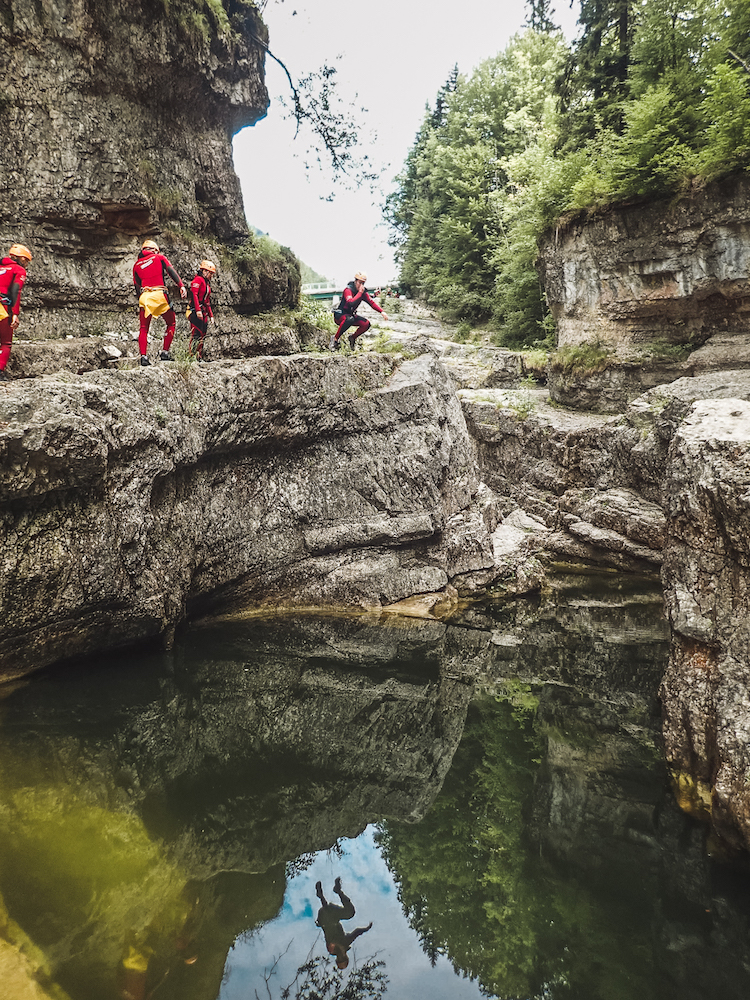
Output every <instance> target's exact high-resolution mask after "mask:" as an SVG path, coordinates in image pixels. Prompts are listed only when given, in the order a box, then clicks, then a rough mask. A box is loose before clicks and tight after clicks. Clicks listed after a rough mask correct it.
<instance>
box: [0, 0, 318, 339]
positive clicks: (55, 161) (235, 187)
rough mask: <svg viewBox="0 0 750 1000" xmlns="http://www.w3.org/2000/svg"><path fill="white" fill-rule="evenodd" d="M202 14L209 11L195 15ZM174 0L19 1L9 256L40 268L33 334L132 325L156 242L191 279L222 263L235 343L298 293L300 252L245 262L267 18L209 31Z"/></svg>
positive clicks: (27, 325) (10, 77)
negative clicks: (246, 166)
mask: <svg viewBox="0 0 750 1000" xmlns="http://www.w3.org/2000/svg"><path fill="white" fill-rule="evenodd" d="M199 6H200V5H196V10H197V9H198V8H199ZM167 7H168V5H165V4H163V3H161V2H159V0H153V2H147V0H112V2H104V0H49V2H45V3H43V4H40V3H37V2H34V0H10V2H9V3H6V4H4V7H3V11H2V13H1V14H0V44H1V45H2V49H3V52H4V54H5V55H4V58H3V61H2V68H0V126H1V127H2V132H3V136H4V148H5V151H6V154H5V155H4V156H3V157H2V159H1V160H0V187H1V188H2V190H3V191H4V192H5V197H4V198H3V200H2V204H0V248H2V249H3V251H5V250H6V249H7V245H9V244H10V243H12V242H23V243H25V244H27V245H28V246H29V247H30V249H31V251H32V253H33V255H34V260H33V263H32V266H31V268H30V271H29V281H28V284H27V287H26V290H25V291H24V296H23V312H22V316H21V327H20V329H19V335H20V336H22V337H32V338H35V339H39V338H47V337H64V336H67V335H70V334H73V335H75V336H80V335H81V334H83V333H86V332H93V333H103V332H105V331H113V330H114V331H121V330H123V329H127V328H129V326H130V327H132V325H133V322H134V321H135V322H136V325H137V321H136V320H135V298H134V295H133V289H132V277H131V269H132V265H133V262H134V260H135V257H136V254H137V250H138V248H139V247H140V244H141V242H142V240H143V239H144V238H145V237H151V238H156V239H157V240H158V241H159V243H160V245H161V246H162V248H163V249H164V251H165V253H166V254H167V256H168V257H169V258H170V260H171V261H172V263H173V264H175V266H176V267H177V269H178V271H179V272H180V274H181V275H182V278H183V280H185V281H188V282H189V281H190V279H191V278H192V276H193V274H194V273H195V271H194V268H195V267H196V265H197V263H198V261H199V260H200V259H201V258H203V257H207V256H208V257H211V258H212V259H214V260H215V261H216V262H217V264H218V265H219V274H218V277H217V280H216V282H215V288H216V298H217V300H218V302H219V303H220V304H221V305H222V306H223V307H224V308H223V309H221V308H220V309H219V310H218V314H219V316H220V317H221V322H222V323H223V329H224V331H225V332H227V333H231V332H234V331H236V330H238V329H241V328H242V322H241V318H240V317H241V316H242V315H243V314H246V313H249V312H257V311H259V310H260V309H263V308H268V307H270V306H273V305H276V304H279V303H285V304H293V303H294V302H296V300H297V297H298V295H299V270H298V267H297V265H296V262H295V261H294V259H293V257H292V255H291V254H289V255H287V256H286V257H284V256H283V255H282V256H280V257H278V258H275V259H272V260H270V259H263V258H262V257H261V256H260V255H257V254H254V253H252V252H247V253H245V254H244V255H243V256H242V257H238V255H237V254H236V253H235V252H234V251H236V249H237V247H238V246H239V245H240V244H242V243H243V241H244V240H245V239H246V238H247V236H248V229H247V223H246V221H245V213H244V208H243V204H242V196H241V192H240V186H239V180H238V178H237V176H236V174H235V172H234V167H233V164H232V147H231V139H232V136H233V134H234V133H235V132H236V131H237V130H238V129H239V128H242V127H244V126H246V125H250V124H253V123H254V122H256V121H258V119H260V118H262V117H263V116H264V115H265V112H266V108H267V106H268V95H267V92H266V89H265V83H264V73H263V59H264V52H263V50H262V48H261V47H260V46H259V45H258V43H257V42H256V41H255V40H254V39H253V36H257V37H260V38H261V39H263V40H264V39H265V38H266V32H265V28H264V26H263V24H262V22H261V21H260V19H259V17H258V16H257V15H256V14H255V13H254V12H253V9H252V8H251V7H250V6H248V5H247V4H245V3H244V2H241V0H230V2H228V3H227V4H226V20H225V23H222V24H220V23H219V22H218V21H217V20H216V19H214V18H212V16H211V15H210V14H209V11H208V8H207V7H205V8H203V11H202V13H203V17H204V30H205V34H202V33H201V30H199V28H198V27H196V26H195V25H193V27H192V28H191V27H190V25H189V24H188V23H187V22H186V21H185V20H180V18H179V17H178V15H177V14H173V15H172V16H170V15H168V14H167V13H166V8H167Z"/></svg>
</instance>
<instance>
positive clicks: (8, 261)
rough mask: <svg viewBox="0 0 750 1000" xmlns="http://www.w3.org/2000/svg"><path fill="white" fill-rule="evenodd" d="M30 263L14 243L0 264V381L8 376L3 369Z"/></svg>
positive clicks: (22, 248) (24, 250)
mask: <svg viewBox="0 0 750 1000" xmlns="http://www.w3.org/2000/svg"><path fill="white" fill-rule="evenodd" d="M30 263H31V253H30V252H29V249H28V247H25V246H24V245H23V244H22V243H14V244H13V246H12V247H11V248H10V250H9V251H8V256H7V257H3V259H2V262H0V381H2V382H5V381H6V380H7V378H8V375H7V373H6V371H5V367H6V365H7V364H8V359H9V358H10V349H11V345H12V343H13V334H14V333H15V331H16V330H17V328H18V322H19V320H18V314H19V312H20V310H21V290H22V289H23V286H24V282H25V281H26V268H27V267H28V266H29V264H30Z"/></svg>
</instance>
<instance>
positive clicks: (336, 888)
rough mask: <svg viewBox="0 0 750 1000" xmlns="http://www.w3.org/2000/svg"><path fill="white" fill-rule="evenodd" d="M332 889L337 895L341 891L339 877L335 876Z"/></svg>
mask: <svg viewBox="0 0 750 1000" xmlns="http://www.w3.org/2000/svg"><path fill="white" fill-rule="evenodd" d="M333 891H334V892H335V893H336V894H337V895H338V893H340V892H341V879H340V878H337V879H336V881H335V882H334V883H333Z"/></svg>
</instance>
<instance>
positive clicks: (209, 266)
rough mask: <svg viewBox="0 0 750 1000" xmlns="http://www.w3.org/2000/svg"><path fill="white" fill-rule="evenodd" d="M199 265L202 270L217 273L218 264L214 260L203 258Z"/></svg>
mask: <svg viewBox="0 0 750 1000" xmlns="http://www.w3.org/2000/svg"><path fill="white" fill-rule="evenodd" d="M198 267H199V268H200V270H201V271H210V272H211V274H216V264H214V262H213V261H212V260H202V261H201V262H200V264H199V265H198Z"/></svg>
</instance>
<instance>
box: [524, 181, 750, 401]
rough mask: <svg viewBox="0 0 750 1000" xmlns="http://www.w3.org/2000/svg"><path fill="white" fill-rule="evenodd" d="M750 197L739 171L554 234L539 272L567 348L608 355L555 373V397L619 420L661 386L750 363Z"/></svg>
mask: <svg viewBox="0 0 750 1000" xmlns="http://www.w3.org/2000/svg"><path fill="white" fill-rule="evenodd" d="M748 194H750V181H748V179H747V177H746V176H745V175H744V174H739V175H736V176H734V177H731V178H725V179H723V180H722V181H720V182H718V183H716V184H713V185H710V186H708V187H707V188H705V189H702V190H698V191H694V192H691V193H690V194H688V195H685V196H681V197H678V198H674V199H664V200H663V201H660V202H658V201H657V202H648V203H645V204H635V205H626V206H621V207H617V208H611V209H607V210H606V211H603V212H601V213H593V214H590V215H580V216H577V217H575V218H573V219H571V220H569V221H567V222H564V223H561V224H560V225H559V226H558V227H557V228H556V229H555V230H554V231H553V232H551V233H550V234H549V235H548V238H547V239H546V241H545V243H544V245H543V246H542V248H541V254H540V260H539V264H540V272H541V276H542V280H543V283H544V287H545V291H546V295H547V301H548V302H549V305H550V309H551V310H552V314H553V316H554V317H555V321H556V325H557V342H558V348H562V349H572V350H575V349H578V348H581V347H582V345H588V346H589V347H590V346H591V345H597V346H598V348H599V350H600V356H599V357H597V358H596V359H595V360H594V361H592V360H591V359H589V360H588V361H587V360H585V359H584V360H582V362H581V364H580V365H579V366H578V368H573V367H572V366H569V367H568V368H567V369H566V368H565V367H563V366H560V365H558V366H553V367H552V370H551V372H550V389H551V392H552V395H553V397H554V398H556V399H557V400H558V401H559V402H561V403H563V404H564V405H566V406H576V407H580V408H586V407H588V406H593V407H595V408H596V409H601V410H603V411H605V412H610V413H614V412H618V411H619V410H620V409H622V408H623V406H625V405H626V404H627V402H628V401H630V400H632V399H634V398H636V397H637V396H638V395H640V394H641V393H642V392H643V391H644V390H646V389H650V388H653V387H654V386H655V385H658V384H663V383H664V382H669V381H672V380H674V379H676V378H679V377H682V376H689V375H697V374H703V373H706V372H711V371H717V370H721V369H722V368H740V367H742V368H744V367H748V366H749V365H750V278H749V277H748V275H749V274H750V212H749V211H748V208H747V205H748ZM605 352H606V354H607V356H606V357H605V356H604V353H605Z"/></svg>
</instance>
